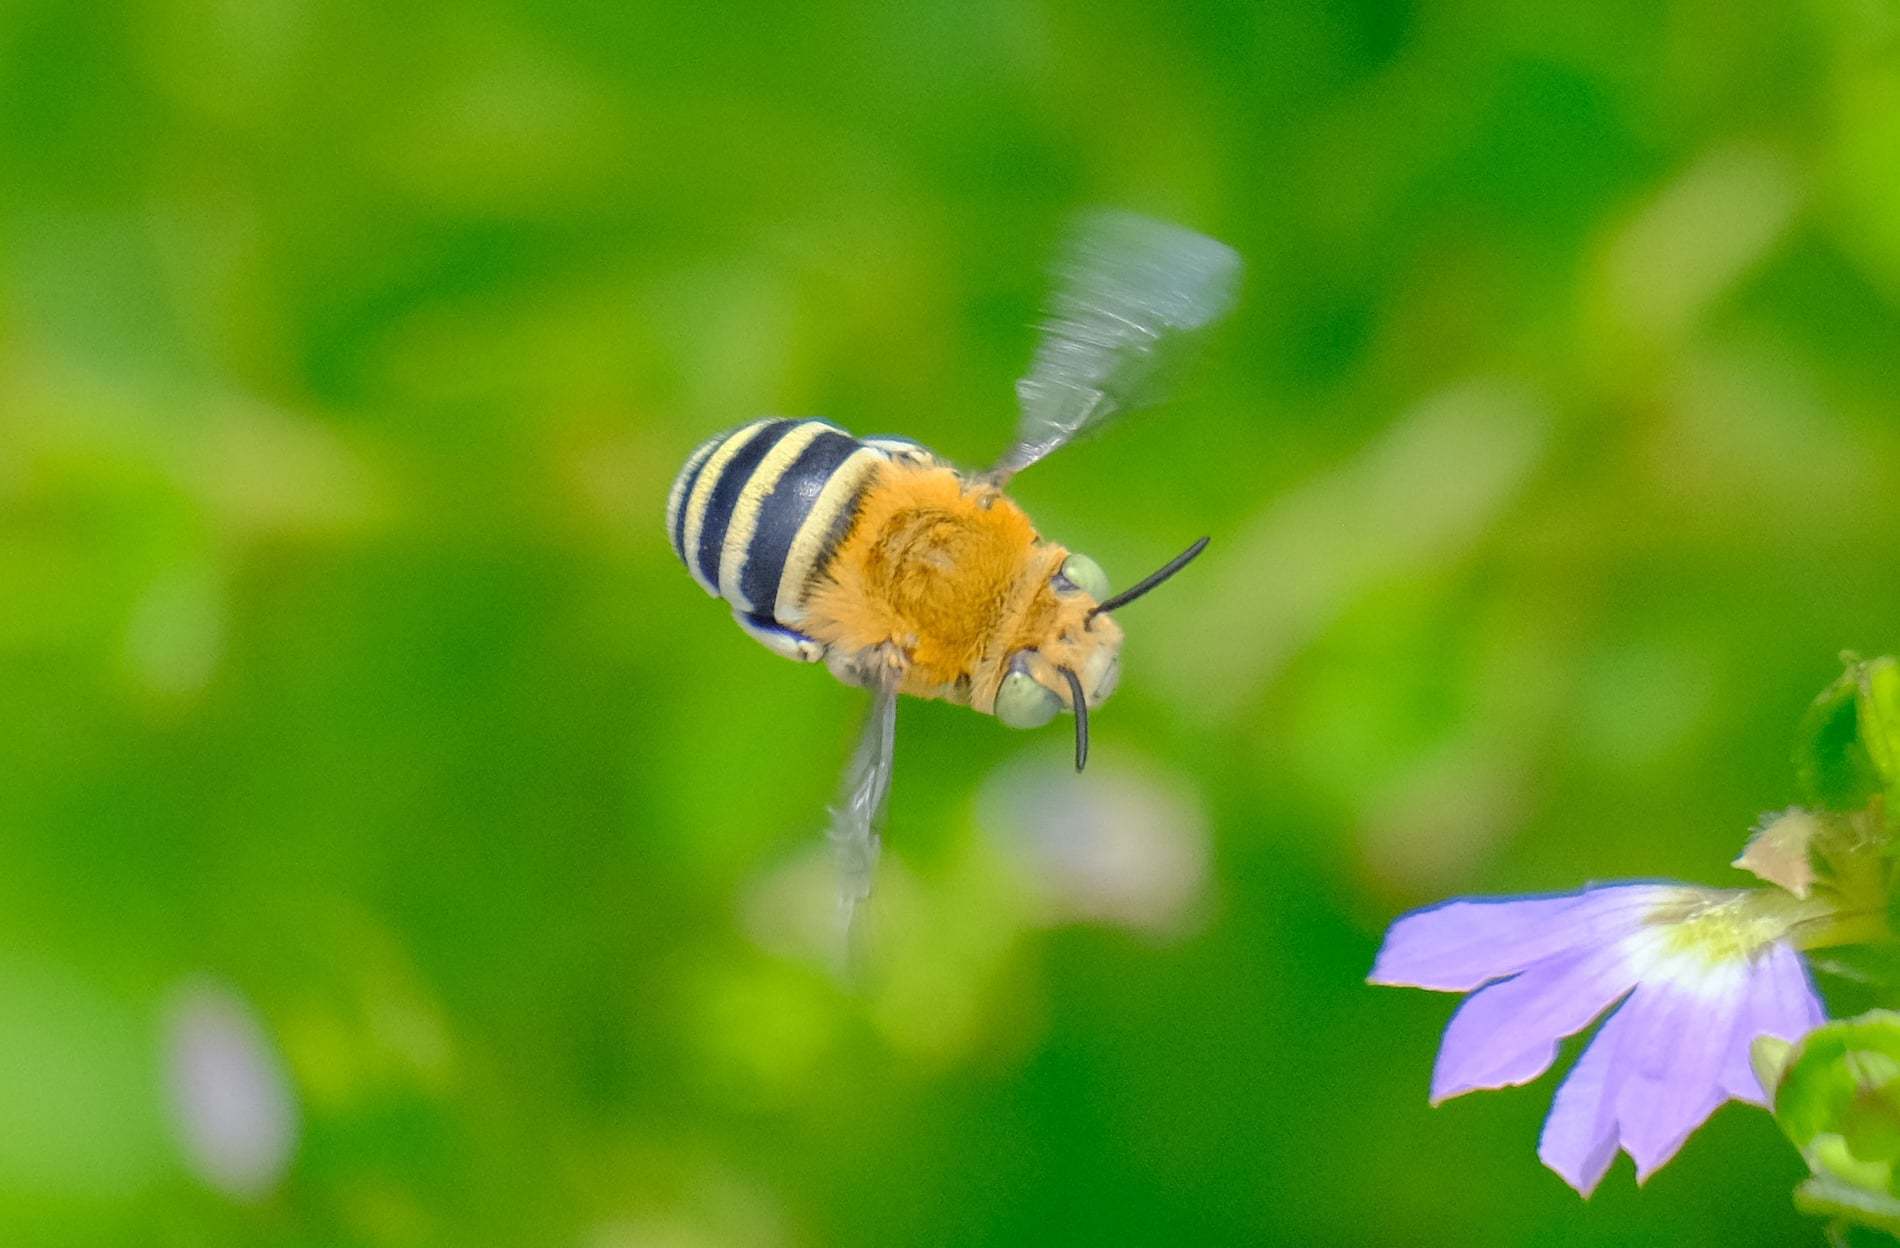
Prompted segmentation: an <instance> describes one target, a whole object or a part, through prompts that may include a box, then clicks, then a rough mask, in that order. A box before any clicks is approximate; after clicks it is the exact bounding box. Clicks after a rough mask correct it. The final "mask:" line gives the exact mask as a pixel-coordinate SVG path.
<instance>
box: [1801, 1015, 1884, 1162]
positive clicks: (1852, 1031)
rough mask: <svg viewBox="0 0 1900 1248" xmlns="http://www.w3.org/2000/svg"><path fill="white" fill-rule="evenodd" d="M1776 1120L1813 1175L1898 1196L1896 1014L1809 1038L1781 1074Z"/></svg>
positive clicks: (1843, 1024) (1846, 1023)
mask: <svg viewBox="0 0 1900 1248" xmlns="http://www.w3.org/2000/svg"><path fill="white" fill-rule="evenodd" d="M1775 1118H1776V1120H1777V1121H1778V1122H1780V1124H1781V1129H1782V1130H1783V1131H1785V1132H1787V1134H1788V1138H1789V1139H1791V1140H1793V1141H1794V1143H1795V1146H1796V1147H1798V1148H1799V1149H1800V1150H1801V1152H1802V1155H1803V1156H1805V1157H1806V1158H1807V1159H1808V1164H1809V1166H1810V1167H1812V1168H1813V1170H1814V1172H1815V1173H1816V1174H1817V1175H1824V1176H1828V1177H1830V1178H1831V1179H1833V1180H1835V1181H1837V1182H1839V1183H1844V1184H1848V1185H1851V1186H1853V1187H1857V1188H1861V1189H1864V1190H1867V1191H1870V1192H1880V1193H1884V1194H1886V1195H1889V1196H1900V1185H1896V1182H1895V1172H1894V1164H1893V1163H1894V1162H1895V1161H1896V1160H1900V1013H1895V1012H1893V1011H1888V1010H1875V1011H1873V1012H1871V1013H1867V1014H1863V1015H1861V1016H1860V1017H1859V1018H1854V1019H1846V1020H1843V1021H1840V1022H1834V1023H1828V1024H1827V1025H1825V1026H1823V1027H1820V1028H1817V1029H1816V1030H1815V1031H1812V1032H1810V1033H1809V1034H1808V1036H1807V1038H1806V1039H1804V1040H1802V1041H1801V1043H1800V1044H1799V1045H1797V1046H1796V1048H1795V1052H1794V1054H1793V1056H1792V1057H1791V1058H1790V1059H1789V1060H1788V1062H1787V1063H1786V1064H1785V1066H1784V1067H1783V1069H1782V1072H1781V1079H1780V1082H1779V1083H1778V1084H1777V1086H1776V1088H1775Z"/></svg>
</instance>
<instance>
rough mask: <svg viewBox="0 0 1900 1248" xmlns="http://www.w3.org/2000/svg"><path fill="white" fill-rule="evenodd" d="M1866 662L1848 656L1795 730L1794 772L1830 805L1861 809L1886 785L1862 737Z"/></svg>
mask: <svg viewBox="0 0 1900 1248" xmlns="http://www.w3.org/2000/svg"><path fill="white" fill-rule="evenodd" d="M1882 661H1883V662H1891V660H1882ZM1866 666H1867V665H1866V664H1863V663H1862V662H1861V661H1860V660H1859V659H1857V658H1853V657H1849V658H1848V660H1847V670H1846V671H1845V672H1842V673H1841V675H1840V677H1839V678H1838V679H1837V680H1835V681H1834V683H1833V684H1831V685H1829V686H1828V687H1827V688H1826V689H1824V690H1822V691H1821V696H1819V697H1818V698H1816V699H1815V700H1814V702H1813V703H1812V704H1811V705H1810V706H1809V707H1808V710H1807V714H1805V715H1803V716H1802V717H1801V726H1800V728H1799V730H1798V731H1797V733H1796V737H1795V749H1794V767H1795V774H1796V776H1797V777H1799V779H1800V781H1801V787H1802V790H1803V791H1804V792H1805V793H1806V794H1807V798H1808V800H1809V801H1810V802H1812V803H1813V804H1815V805H1817V806H1821V807H1824V808H1826V809H1829V810H1857V809H1859V808H1860V807H1862V806H1865V805H1866V804H1867V802H1868V800H1869V799H1870V798H1872V797H1873V796H1874V795H1875V794H1876V793H1879V792H1882V791H1883V790H1884V789H1885V788H1886V787H1887V786H1886V783H1885V782H1884V779H1883V777H1882V774H1881V772H1880V769H1879V768H1878V767H1877V766H1876V765H1875V764H1874V761H1873V759H1872V758H1871V757H1870V756H1869V754H1868V751H1867V749H1866V747H1865V746H1864V745H1863V743H1862V741H1861V711H1860V707H1861V700H1862V699H1861V685H1862V672H1863V669H1864V668H1865V667H1866Z"/></svg>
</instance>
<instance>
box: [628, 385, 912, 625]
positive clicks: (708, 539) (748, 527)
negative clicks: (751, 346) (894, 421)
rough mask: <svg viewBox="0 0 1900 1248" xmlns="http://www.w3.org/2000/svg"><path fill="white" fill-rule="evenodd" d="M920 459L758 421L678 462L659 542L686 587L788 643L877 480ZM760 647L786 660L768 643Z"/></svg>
mask: <svg viewBox="0 0 1900 1248" xmlns="http://www.w3.org/2000/svg"><path fill="white" fill-rule="evenodd" d="M920 451H921V448H916V447H915V446H914V444H907V443H901V442H899V441H897V440H889V439H864V440H860V439H858V438H854V437H852V436H851V435H849V434H847V433H844V432H843V431H841V430H839V429H837V428H836V427H834V426H832V425H829V424H826V423H825V422H824V421H821V420H757V421H754V422H752V423H751V424H749V425H745V426H742V427H741V428H738V429H733V430H729V431H727V432H725V433H722V434H720V435H718V436H717V437H715V438H712V439H711V440H709V441H707V442H705V443H703V444H701V445H700V447H699V448H698V449H697V450H695V451H694V452H693V453H692V455H691V456H690V457H689V458H688V459H687V461H686V466H685V467H684V468H681V469H680V473H679V476H678V477H677V478H675V479H674V481H673V489H672V493H671V494H670V495H669V496H668V498H667V501H666V527H667V533H668V535H669V536H670V537H671V539H672V542H673V549H674V551H675V552H676V553H677V554H678V555H679V557H680V561H681V562H683V563H684V564H685V565H686V567H687V570H688V571H690V572H691V573H692V574H693V579H694V580H696V581H698V582H699V583H700V585H701V587H702V588H704V589H705V590H706V592H707V593H709V594H712V595H714V596H715V597H719V598H724V599H725V600H726V601H727V602H729V603H731V604H732V609H733V613H734V614H735V615H737V616H738V617H739V619H740V622H741V624H743V625H746V626H747V631H749V632H753V634H754V635H755V636H759V631H758V630H766V631H768V632H769V631H771V630H778V631H779V632H783V633H787V634H788V635H790V636H794V637H795V636H796V633H795V631H794V630H796V628H797V626H798V625H799V624H800V623H801V622H802V621H803V620H804V616H805V611H804V604H805V598H806V595H807V594H808V593H809V591H810V589H811V587H812V585H813V584H814V582H815V581H816V580H817V578H819V577H820V576H821V575H822V574H823V572H824V570H825V568H826V567H827V566H828V565H829V563H830V561H831V557H832V555H833V554H834V553H835V552H836V550H837V548H838V544H839V543H840V542H842V541H843V540H844V538H845V537H846V536H847V535H848V534H849V533H850V531H851V524H852V522H853V521H854V520H855V519H856V517H857V512H858V504H859V501H860V500H861V499H862V498H863V496H864V492H865V491H866V490H868V489H869V488H870V487H871V485H872V483H873V481H874V479H875V477H876V474H877V472H878V470H879V469H880V468H881V467H882V466H883V465H884V464H886V463H888V462H890V460H891V459H892V458H893V457H895V456H897V455H900V454H902V455H911V454H917V453H920ZM921 453H923V454H927V452H921ZM760 640H762V641H766V643H767V644H768V645H772V646H773V648H774V649H779V650H781V652H784V653H790V651H787V650H785V649H784V648H783V647H782V646H781V645H779V644H775V641H774V639H773V638H770V637H765V636H761V637H760ZM788 644H789V643H788ZM795 657H800V658H808V657H816V656H815V655H812V654H808V653H804V652H800V653H798V654H797V655H796V656H795Z"/></svg>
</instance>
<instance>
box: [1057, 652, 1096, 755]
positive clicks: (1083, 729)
mask: <svg viewBox="0 0 1900 1248" xmlns="http://www.w3.org/2000/svg"><path fill="white" fill-rule="evenodd" d="M1056 670H1057V671H1058V672H1061V673H1062V679H1064V680H1066V681H1068V682H1069V696H1070V697H1072V698H1074V699H1075V769H1076V770H1077V771H1080V770H1082V768H1083V767H1084V766H1086V765H1087V764H1088V761H1089V700H1088V699H1087V698H1086V697H1083V696H1082V682H1081V681H1079V680H1077V679H1076V678H1075V673H1074V672H1072V671H1070V670H1069V669H1068V668H1066V667H1058V668H1057V669H1056Z"/></svg>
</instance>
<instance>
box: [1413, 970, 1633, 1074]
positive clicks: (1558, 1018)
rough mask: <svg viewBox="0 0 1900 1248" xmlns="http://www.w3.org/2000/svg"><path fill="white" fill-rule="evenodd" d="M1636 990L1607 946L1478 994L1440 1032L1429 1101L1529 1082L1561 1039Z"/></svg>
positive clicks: (1545, 1066)
mask: <svg viewBox="0 0 1900 1248" xmlns="http://www.w3.org/2000/svg"><path fill="white" fill-rule="evenodd" d="M1635 984H1636V969H1635V966H1634V965H1633V964H1632V962H1631V961H1630V959H1629V957H1628V955H1627V954H1625V953H1624V951H1623V950H1621V949H1619V948H1618V947H1617V946H1616V945H1614V944H1612V945H1610V946H1608V947H1606V948H1600V949H1590V950H1585V951H1582V952H1579V953H1572V954H1562V955H1559V956H1557V957H1554V958H1550V959H1547V960H1546V961H1543V962H1540V963H1538V964H1537V965H1536V966H1533V967H1530V968H1529V969H1528V970H1525V971H1523V972H1522V973H1521V974H1519V975H1517V976H1516V977H1514V978H1512V979H1507V980H1504V981H1502V982H1501V983H1495V984H1491V985H1489V986H1488V987H1486V988H1483V989H1481V990H1480V991H1478V992H1477V993H1476V994H1475V995H1474V996H1472V997H1471V998H1470V999H1469V1000H1467V1001H1466V1002H1465V1003H1464V1004H1463V1005H1461V1006H1459V1007H1458V1012H1457V1013H1456V1014H1454V1015H1452V1019H1451V1025H1450V1026H1449V1027H1447V1028H1446V1029H1445V1040H1444V1044H1443V1045H1442V1047H1440V1049H1439V1050H1438V1065H1437V1067H1436V1068H1435V1069H1434V1070H1433V1071H1432V1103H1433V1104H1434V1105H1436V1104H1438V1103H1439V1102H1440V1101H1443V1100H1446V1099H1447V1098H1449V1097H1454V1096H1459V1095H1462V1094H1463V1093H1466V1092H1470V1091H1473V1090H1474V1089H1477V1088H1502V1087H1505V1086H1507V1085H1511V1084H1519V1083H1529V1082H1530V1081H1531V1080H1533V1079H1535V1078H1537V1077H1538V1076H1539V1075H1541V1074H1543V1073H1544V1072H1545V1071H1546V1070H1549V1069H1550V1064H1551V1063H1552V1062H1553V1061H1555V1060H1556V1059H1557V1047H1558V1045H1559V1043H1560V1042H1561V1041H1562V1040H1563V1038H1564V1037H1565V1036H1571V1035H1575V1034H1576V1033H1577V1032H1579V1031H1582V1030H1583V1029H1584V1028H1585V1027H1587V1026H1589V1025H1590V1021H1591V1020H1592V1019H1594V1018H1596V1016H1597V1015H1599V1014H1601V1013H1602V1012H1603V1011H1604V1010H1606V1009H1608V1008H1610V1006H1612V1005H1614V1004H1616V1002H1617V1000H1618V998H1620V997H1622V995H1623V994H1624V993H1626V992H1628V991H1629V990H1630V989H1631V988H1632V987H1634V986H1635Z"/></svg>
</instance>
